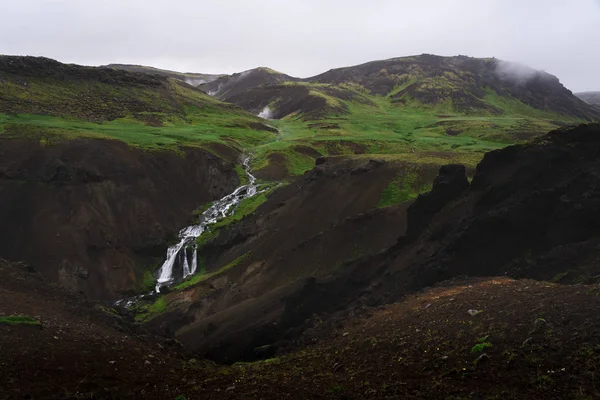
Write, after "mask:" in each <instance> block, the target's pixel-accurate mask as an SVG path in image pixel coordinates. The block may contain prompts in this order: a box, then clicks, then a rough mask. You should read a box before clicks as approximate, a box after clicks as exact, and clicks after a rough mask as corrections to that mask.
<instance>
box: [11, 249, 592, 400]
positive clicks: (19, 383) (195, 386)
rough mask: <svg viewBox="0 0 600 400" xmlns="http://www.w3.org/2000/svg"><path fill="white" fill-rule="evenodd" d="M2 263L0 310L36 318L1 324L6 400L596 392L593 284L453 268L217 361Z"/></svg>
mask: <svg viewBox="0 0 600 400" xmlns="http://www.w3.org/2000/svg"><path fill="white" fill-rule="evenodd" d="M0 273H1V274H2V277H3V279H2V283H1V284H0V316H5V315H27V316H35V319H37V320H38V321H40V322H41V325H40V326H37V327H36V326H33V327H31V326H16V325H12V326H7V325H0V352H1V354H2V357H0V398H1V399H6V400H13V399H14V400H16V399H90V400H91V399H111V400H124V399H151V400H153V399H157V400H165V399H171V400H175V399H178V398H181V397H179V396H183V398H185V399H187V400H193V399H281V398H289V399H306V398H311V399H455V400H458V399H465V398H469V399H474V398H478V399H594V398H598V397H600V393H599V392H598V390H597V387H598V385H599V384H600V381H599V378H598V375H597V373H598V371H597V368H598V363H599V362H600V342H599V337H600V320H599V319H598V315H597V309H598V308H599V307H600V296H599V293H600V286H599V285H558V284H552V283H547V282H537V281H530V280H520V281H515V280H511V279H508V278H505V277H504V278H491V279H490V278H488V279H456V280H454V281H447V282H443V283H441V284H440V285H437V286H436V287H434V288H428V289H425V290H423V291H421V292H418V293H416V294H414V295H411V296H408V297H407V298H405V299H403V300H402V301H400V302H398V303H395V304H391V305H388V306H385V307H378V308H368V307H359V308H355V309H353V310H351V312H350V313H346V314H344V315H343V316H342V315H340V316H338V318H337V319H335V320H332V321H330V322H327V321H323V320H321V319H320V318H318V317H315V318H313V319H311V328H310V329H308V330H307V331H306V332H305V333H304V335H303V336H302V337H300V338H299V340H298V341H297V342H296V343H295V345H296V346H298V347H299V348H300V350H299V351H296V352H293V353H291V354H288V355H285V356H282V357H279V358H273V359H269V360H266V361H259V362H255V363H238V364H235V365H233V366H218V365H215V364H213V363H211V362H208V361H202V360H198V358H197V357H196V358H194V356H193V355H192V354H189V353H186V352H185V351H184V350H183V349H182V348H181V347H179V346H178V345H177V343H176V342H173V341H169V340H164V339H160V338H157V337H153V336H150V335H148V334H146V333H145V332H143V331H139V330H137V331H136V330H135V328H134V327H132V326H131V325H130V324H129V323H128V322H127V321H126V320H125V319H123V318H122V317H119V316H118V315H116V314H113V313H112V312H111V311H110V310H108V309H105V308H102V307H100V306H93V304H89V303H87V302H85V301H84V300H83V299H82V298H81V297H77V296H73V295H72V294H68V293H65V292H63V291H62V290H60V289H58V288H56V287H53V286H52V285H48V284H47V283H45V282H43V281H41V280H40V278H39V276H38V275H37V274H35V273H32V272H29V271H28V270H27V269H26V267H25V266H24V265H18V264H10V263H6V262H4V261H1V260H0ZM469 310H474V311H476V312H477V313H476V314H475V315H471V314H469ZM478 343H487V345H486V346H487V347H483V346H480V347H481V350H479V349H477V348H476V346H477V344H478Z"/></svg>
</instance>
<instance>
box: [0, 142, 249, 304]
mask: <svg viewBox="0 0 600 400" xmlns="http://www.w3.org/2000/svg"><path fill="white" fill-rule="evenodd" d="M238 181H239V180H238V177H237V174H236V172H235V170H234V168H233V164H232V163H231V162H227V161H224V160H223V159H221V158H218V157H216V156H214V155H213V154H211V153H210V152H208V151H205V150H202V149H199V148H182V149H181V153H180V154H177V153H176V152H174V151H144V150H139V149H135V148H132V147H129V146H127V145H126V144H124V143H122V142H118V141H112V140H92V139H76V140H71V141H64V142H58V143H56V144H53V145H47V146H42V145H41V144H40V142H39V141H34V140H19V139H0V194H1V195H0V226H2V229H1V230H0V254H2V255H3V257H5V258H8V259H12V260H22V261H25V262H27V263H28V264H30V265H32V266H34V267H35V268H36V269H37V270H38V271H40V272H41V273H42V275H43V276H44V277H45V278H47V279H49V280H51V281H55V282H59V283H60V284H61V285H63V286H64V287H67V288H69V289H72V290H75V291H78V290H82V291H84V292H85V293H86V294H87V295H88V296H90V297H91V298H95V299H99V298H101V299H114V298H118V297H120V296H122V295H123V292H127V291H132V290H135V289H138V288H139V286H140V284H141V282H142V278H143V275H144V269H147V270H152V268H154V267H156V265H157V264H158V263H160V262H161V261H162V258H163V256H164V251H165V249H166V247H167V241H168V240H170V239H171V238H172V237H173V236H174V235H175V234H176V233H177V232H178V231H179V230H180V229H181V227H183V226H185V225H186V224H187V223H188V222H190V219H191V215H192V211H193V210H194V209H195V208H197V207H198V206H199V205H201V204H203V203H206V202H209V201H211V200H213V199H215V198H220V197H222V196H224V195H225V194H227V193H229V192H231V191H232V190H233V189H234V188H235V187H236V186H237V184H238Z"/></svg>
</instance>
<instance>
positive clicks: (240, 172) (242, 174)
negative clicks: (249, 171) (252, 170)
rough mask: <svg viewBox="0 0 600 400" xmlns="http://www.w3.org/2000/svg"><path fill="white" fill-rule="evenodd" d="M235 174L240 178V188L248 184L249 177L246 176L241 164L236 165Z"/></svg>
mask: <svg viewBox="0 0 600 400" xmlns="http://www.w3.org/2000/svg"><path fill="white" fill-rule="evenodd" d="M235 172H236V174H237V176H238V177H239V178H240V186H241V185H245V184H247V183H248V175H246V170H245V169H244V167H243V166H242V165H240V164H236V165H235Z"/></svg>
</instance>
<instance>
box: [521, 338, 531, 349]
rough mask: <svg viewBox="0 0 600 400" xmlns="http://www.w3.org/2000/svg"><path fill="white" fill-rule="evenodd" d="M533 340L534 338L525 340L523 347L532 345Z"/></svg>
mask: <svg viewBox="0 0 600 400" xmlns="http://www.w3.org/2000/svg"><path fill="white" fill-rule="evenodd" d="M532 340H533V338H531V337H530V338H527V339H525V341H524V342H523V343H522V344H521V347H527V346H528V345H529V344H530V343H531V341H532Z"/></svg>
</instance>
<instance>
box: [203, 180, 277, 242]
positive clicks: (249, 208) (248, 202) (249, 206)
mask: <svg viewBox="0 0 600 400" xmlns="http://www.w3.org/2000/svg"><path fill="white" fill-rule="evenodd" d="M265 186H267V189H266V191H264V192H263V193H260V194H257V195H255V196H253V197H249V198H247V199H244V200H242V201H241V202H240V204H238V206H237V208H236V209H235V211H234V213H233V214H231V215H228V216H227V217H225V218H223V219H222V220H220V221H219V222H217V223H216V224H214V225H211V226H209V227H208V229H207V230H206V231H204V232H203V233H202V235H200V236H199V237H198V238H197V239H196V243H197V244H198V248H199V249H201V248H202V247H203V246H204V245H206V244H207V243H209V242H210V241H212V240H213V239H214V238H216V237H217V236H218V235H219V231H220V230H221V229H223V228H225V227H226V226H229V225H231V224H233V223H235V222H238V221H240V220H242V219H243V218H245V217H246V216H248V215H250V214H252V213H254V212H255V211H256V209H257V208H258V207H260V205H261V204H263V203H264V202H266V201H267V199H268V197H269V195H270V194H271V193H273V191H274V190H275V189H276V188H277V187H278V186H279V185H278V184H277V183H270V184H263V185H262V186H261V187H259V190H264V189H265Z"/></svg>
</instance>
